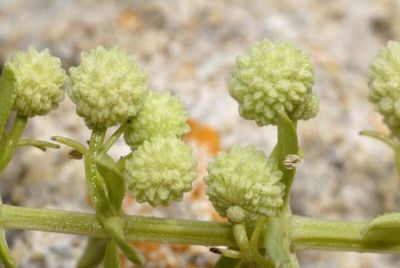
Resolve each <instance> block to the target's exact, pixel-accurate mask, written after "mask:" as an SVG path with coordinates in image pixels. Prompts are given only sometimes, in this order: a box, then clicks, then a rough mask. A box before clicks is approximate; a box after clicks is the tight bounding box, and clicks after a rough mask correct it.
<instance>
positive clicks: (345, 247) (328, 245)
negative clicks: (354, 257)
mask: <svg viewBox="0 0 400 268" xmlns="http://www.w3.org/2000/svg"><path fill="white" fill-rule="evenodd" d="M291 224H292V226H291V227H292V228H291V238H292V241H293V245H292V246H293V250H294V251H300V250H309V249H314V250H334V251H355V252H376V253H397V254H399V253H400V241H393V239H390V237H389V238H387V236H386V238H385V237H383V236H382V237H365V238H362V234H363V231H364V228H365V226H366V224H365V223H356V222H339V221H328V220H316V219H311V218H306V217H301V216H293V217H292V221H291ZM389 232H390V230H389Z"/></svg>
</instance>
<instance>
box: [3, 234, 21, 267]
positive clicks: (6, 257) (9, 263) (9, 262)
mask: <svg viewBox="0 0 400 268" xmlns="http://www.w3.org/2000/svg"><path fill="white" fill-rule="evenodd" d="M0 260H1V261H0V263H1V262H3V264H4V266H5V267H6V268H16V267H17V265H16V264H15V262H14V260H13V257H12V256H11V253H10V250H9V249H8V246H7V242H6V239H5V232H4V229H3V228H0Z"/></svg>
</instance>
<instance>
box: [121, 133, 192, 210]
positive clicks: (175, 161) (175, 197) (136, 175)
mask: <svg viewBox="0 0 400 268" xmlns="http://www.w3.org/2000/svg"><path fill="white" fill-rule="evenodd" d="M125 174H126V175H127V177H128V178H129V179H128V185H129V186H128V187H129V190H130V191H131V193H132V194H133V195H134V196H135V197H136V200H137V201H138V202H140V203H144V202H148V203H149V204H150V205H152V206H158V205H163V206H168V205H169V204H170V203H171V202H173V201H181V200H182V197H183V194H184V192H188V191H190V190H191V189H192V182H193V181H194V180H195V179H196V161H195V160H194V158H193V157H192V149H191V147H190V146H189V145H187V144H185V143H184V142H183V141H181V140H180V139H178V138H176V137H174V136H170V137H155V138H153V139H151V140H149V141H145V142H144V143H143V144H142V145H141V146H139V147H138V148H137V150H135V151H134V152H133V153H132V157H131V158H129V159H128V160H127V161H126V166H125Z"/></svg>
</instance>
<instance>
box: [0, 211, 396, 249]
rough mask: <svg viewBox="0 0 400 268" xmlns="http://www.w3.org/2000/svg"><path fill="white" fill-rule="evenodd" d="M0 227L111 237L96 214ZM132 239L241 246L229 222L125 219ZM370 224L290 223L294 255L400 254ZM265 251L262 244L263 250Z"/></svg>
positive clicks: (38, 215) (31, 215)
mask: <svg viewBox="0 0 400 268" xmlns="http://www.w3.org/2000/svg"><path fill="white" fill-rule="evenodd" d="M1 209H2V212H3V213H2V218H0V226H1V227H3V228H5V229H18V230H36V231H46V232H55V233H66V234H75V235H86V236H90V237H97V238H107V237H108V236H107V234H106V233H105V231H104V230H103V228H102V227H101V225H100V224H99V222H98V220H97V217H96V215H95V214H88V213H80V212H67V211H60V210H51V209H34V208H23V207H14V206H9V205H2V206H1ZM124 218H125V220H126V222H127V226H126V229H125V235H126V237H127V239H129V240H136V241H148V242H157V243H173V244H192V245H203V246H227V247H231V248H234V247H236V243H235V239H234V238H233V235H232V230H231V227H232V225H231V224H229V223H217V222H206V221H191V220H178V219H165V218H153V217H142V216H125V217H124ZM365 226H366V224H364V223H353V222H338V221H328V220H318V219H312V218H306V217H301V216H292V218H291V228H290V229H291V239H292V245H291V247H292V250H293V251H301V250H310V249H314V250H335V251H356V252H379V253H397V254H400V240H398V241H393V239H386V238H384V237H383V238H381V237H371V238H369V237H367V238H364V239H362V238H361V235H362V232H363V229H364V228H365ZM260 246H261V245H260Z"/></svg>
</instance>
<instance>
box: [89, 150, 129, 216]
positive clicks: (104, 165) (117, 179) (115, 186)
mask: <svg viewBox="0 0 400 268" xmlns="http://www.w3.org/2000/svg"><path fill="white" fill-rule="evenodd" d="M96 166H97V169H98V171H99V173H100V174H101V176H102V177H103V179H104V182H105V185H106V187H107V193H108V199H109V201H110V204H111V206H112V207H113V209H114V211H117V212H119V211H120V210H121V206H122V200H123V199H124V195H125V178H124V176H123V174H122V173H121V172H120V171H119V169H118V167H117V165H116V164H115V162H114V160H113V159H112V158H111V157H110V156H109V155H108V154H107V153H106V152H100V153H99V154H98V155H97V156H96Z"/></svg>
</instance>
